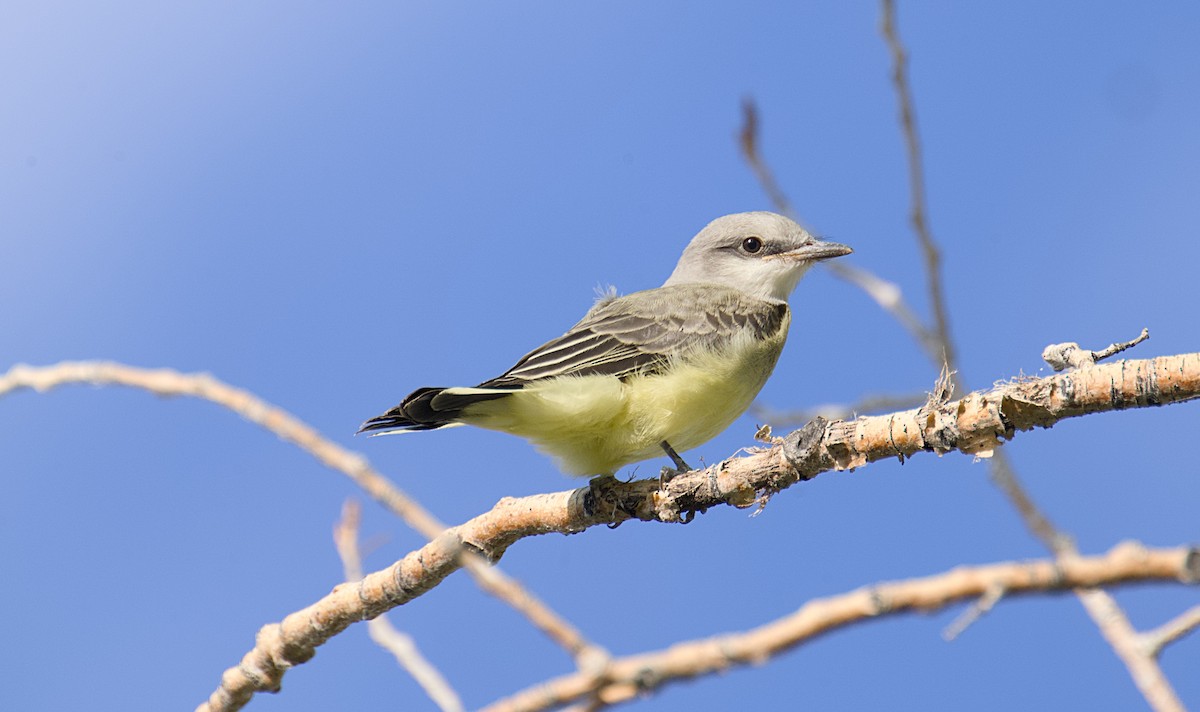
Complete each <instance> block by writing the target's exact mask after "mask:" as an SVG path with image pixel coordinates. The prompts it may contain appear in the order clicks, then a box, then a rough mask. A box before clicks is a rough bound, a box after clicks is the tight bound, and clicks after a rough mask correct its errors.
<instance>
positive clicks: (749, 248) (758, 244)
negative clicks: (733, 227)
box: [742, 235, 763, 255]
mask: <svg viewBox="0 0 1200 712" xmlns="http://www.w3.org/2000/svg"><path fill="white" fill-rule="evenodd" d="M762 247H763V243H762V238H758V237H754V236H753V235H751V236H750V237H747V238H746V239H744V240H742V250H743V251H744V252H746V253H747V254H750V255H753V254H755V253H757V252H758V251H759V250H761V249H762Z"/></svg>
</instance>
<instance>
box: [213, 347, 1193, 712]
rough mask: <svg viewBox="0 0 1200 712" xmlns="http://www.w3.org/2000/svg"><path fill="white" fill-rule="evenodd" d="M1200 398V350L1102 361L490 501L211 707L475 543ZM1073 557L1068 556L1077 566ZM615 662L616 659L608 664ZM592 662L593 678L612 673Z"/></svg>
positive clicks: (264, 682)
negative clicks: (641, 476) (708, 459)
mask: <svg viewBox="0 0 1200 712" xmlns="http://www.w3.org/2000/svg"><path fill="white" fill-rule="evenodd" d="M1197 397H1200V353H1195V354H1185V355H1181V356H1171V357H1162V358H1158V359H1153V360H1146V361H1127V362H1121V363H1117V364H1110V365H1106V366H1095V367H1093V368H1089V369H1085V370H1083V371H1080V372H1071V373H1065V374H1059V375H1055V376H1049V377H1047V378H1044V379H1032V380H1028V381H1021V382H1015V383H1008V384H1004V385H1001V386H998V387H996V388H994V389H992V390H989V391H986V392H981V393H972V394H970V395H968V396H967V397H966V398H963V399H962V400H960V401H956V402H948V403H939V402H933V403H929V404H926V405H925V406H922V407H921V408H918V409H914V410H910V411H903V412H900V413H894V414H891V415H882V416H875V417H871V418H860V419H858V420H856V421H853V422H843V421H835V422H832V423H827V422H825V421H815V422H813V423H810V424H809V425H807V426H805V427H804V428H802V429H801V430H799V431H796V432H793V433H790V434H789V435H787V436H785V437H783V438H777V439H775V440H774V441H773V443H774V444H773V445H772V446H771V447H769V448H761V449H756V450H752V451H749V454H748V455H746V456H744V457H732V458H729V459H727V460H725V461H723V462H720V463H718V464H716V465H713V466H710V467H708V468H706V469H703V470H693V471H689V472H684V473H680V474H679V475H677V476H676V477H674V478H673V479H671V480H670V481H669V482H666V483H660V482H659V480H658V479H657V478H656V479H648V480H638V481H634V482H628V483H621V482H618V481H617V480H616V479H614V478H612V477H600V478H596V479H594V480H592V482H591V483H589V485H588V486H586V487H581V488H579V489H577V490H573V491H566V492H556V493H551V494H542V495H535V496H532V497H522V498H505V499H503V500H501V501H500V502H499V503H497V504H496V506H495V507H493V508H492V510H491V511H490V512H487V513H485V514H482V515H480V516H478V517H475V518H474V519H472V520H470V521H468V522H466V523H465V524H462V525H460V526H457V527H453V528H451V529H447V530H446V531H445V532H443V533H442V534H441V535H440V536H438V537H437V538H436V539H434V540H433V541H431V542H430V543H428V544H426V545H425V546H424V547H422V548H421V549H419V550H417V551H414V552H411V553H410V554H408V555H407V556H405V557H404V558H403V559H401V560H400V561H398V562H396V563H395V564H393V565H392V566H390V567H389V568H387V569H385V570H383V571H379V572H376V573H373V574H370V575H368V576H366V577H365V578H364V579H363V580H362V581H361V582H359V583H358V584H357V585H354V586H351V585H349V584H343V585H342V586H338V587H337V588H335V589H334V590H333V592H332V593H330V594H329V595H328V596H326V597H325V598H323V599H322V600H320V601H318V602H317V603H314V604H313V605H311V606H309V607H308V608H306V609H304V610H301V611H297V612H296V613H293V614H291V615H289V616H287V617H286V618H284V620H283V621H282V622H281V623H278V624H272V625H267V626H265V627H264V628H263V629H262V630H261V631H260V632H259V635H258V640H257V643H256V645H255V647H254V649H253V650H251V651H250V652H248V653H247V654H246V655H245V657H244V658H243V659H242V662H241V663H240V664H238V665H237V666H235V667H232V668H230V669H229V670H227V671H226V672H225V674H224V675H223V676H222V680H221V687H220V688H219V689H218V690H217V691H216V692H214V693H213V694H212V696H211V698H210V700H209V703H207V704H206V705H202V706H201V709H203V710H232V709H238V708H240V707H241V706H242V705H244V704H245V703H246V701H248V700H249V699H250V697H251V696H252V695H253V694H254V693H255V692H257V691H262V690H276V689H278V687H279V685H280V681H281V679H282V677H283V673H284V672H285V671H286V670H287V669H288V668H291V667H293V666H295V665H298V664H300V663H303V662H305V661H307V660H308V659H309V658H311V657H312V656H313V654H314V653H315V651H316V647H317V646H319V645H322V644H323V643H325V641H327V640H329V638H331V637H332V636H334V635H336V634H338V633H340V632H341V631H342V630H345V629H346V628H347V627H348V626H350V625H351V624H352V623H355V622H357V621H360V620H365V619H368V618H372V617H374V616H377V615H379V614H380V613H383V612H385V611H387V610H390V609H392V608H394V607H396V606H400V605H403V604H405V603H407V602H408V601H410V600H412V599H414V598H416V597H418V596H420V595H422V594H424V593H425V592H426V591H428V590H430V589H432V588H433V587H435V586H437V585H438V584H439V583H440V582H441V581H442V580H443V579H444V578H445V577H446V576H448V575H450V574H451V573H452V572H453V571H454V570H455V569H457V568H458V567H459V566H460V565H461V561H462V554H463V552H464V551H473V552H477V553H478V554H480V555H482V556H484V557H486V558H487V559H488V560H489V561H497V560H499V559H500V557H501V556H503V554H504V552H505V550H506V549H507V548H508V547H509V546H511V545H512V544H514V543H516V542H517V541H519V540H520V539H523V538H525V537H530V536H537V535H540V534H549V533H560V534H575V533H578V532H581V531H583V530H585V529H588V528H590V527H594V526H597V525H600V524H607V525H611V524H614V523H620V522H622V521H625V520H627V519H631V518H637V519H642V520H658V521H663V522H680V521H687V520H689V519H690V518H691V517H692V516H694V515H695V513H696V512H702V511H704V510H706V509H708V508H710V507H715V506H717V505H720V504H731V505H734V506H736V507H750V506H754V505H755V504H758V503H760V502H761V499H762V496H764V494H770V493H773V492H778V491H780V490H782V489H784V488H786V487H789V486H791V485H793V484H795V483H796V482H801V481H804V480H809V479H812V478H813V477H815V476H817V475H818V474H819V473H821V472H825V471H828V470H833V469H837V470H844V469H852V468H856V467H861V466H863V465H865V464H867V463H868V462H872V461H875V460H880V459H884V458H891V457H897V456H900V457H909V456H911V455H913V454H915V453H917V452H919V451H932V452H937V453H945V452H950V451H952V450H959V451H961V452H964V453H967V454H973V455H978V456H986V455H987V454H988V453H991V451H992V450H993V449H994V448H996V447H998V446H999V445H1000V442H1001V439H1005V440H1007V439H1010V438H1012V437H1013V436H1014V435H1015V434H1016V432H1017V431H1020V430H1028V429H1031V428H1033V427H1048V426H1050V425H1052V424H1053V423H1055V422H1058V421H1059V420H1061V419H1063V418H1069V417H1074V416H1078V415H1084V414H1087V413H1095V412H1101V411H1105V410H1116V409H1123V408H1132V407H1144V406H1148V405H1151V404H1153V405H1162V404H1165V403H1169V402H1179V401H1184V400H1188V399H1192V398H1197ZM1074 560H1075V559H1073V557H1060V558H1059V563H1058V565H1059V566H1067V565H1070V564H1071V563H1072V561H1074ZM608 669H609V670H611V666H609V668H608ZM606 674H607V673H605V674H599V673H598V671H597V670H594V669H589V670H587V671H586V672H585V673H582V675H583V677H584V678H587V679H589V680H591V679H597V678H601V677H604V676H605V675H606Z"/></svg>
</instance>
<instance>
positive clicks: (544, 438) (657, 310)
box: [359, 212, 851, 475]
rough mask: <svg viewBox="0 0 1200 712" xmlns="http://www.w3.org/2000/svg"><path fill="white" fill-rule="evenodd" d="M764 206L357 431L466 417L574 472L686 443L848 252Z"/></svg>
mask: <svg viewBox="0 0 1200 712" xmlns="http://www.w3.org/2000/svg"><path fill="white" fill-rule="evenodd" d="M850 252H851V250H850V248H849V247H846V246H845V245H839V244H837V243H835V242H823V241H821V240H818V239H816V238H814V237H813V236H812V235H810V234H809V233H808V232H807V231H805V230H804V228H802V227H800V226H799V225H797V224H796V223H794V222H792V221H791V220H789V219H787V218H785V217H783V216H782V215H776V214H775V213H768V212H752V213H738V214H735V215H726V216H725V217H721V218H717V219H716V220H714V221H712V222H711V223H709V224H708V226H707V227H705V228H704V229H703V230H701V231H700V232H699V233H698V234H697V235H696V236H695V237H694V238H692V241H691V242H690V243H688V246H687V248H686V249H684V251H683V256H682V257H680V258H679V264H677V265H676V266H675V271H674V272H672V273H671V276H670V277H668V278H667V281H666V282H664V283H663V286H661V287H659V288H658V289H648V290H645V291H642V292H634V293H633V294H628V295H625V296H623V297H616V296H609V297H604V298H601V299H600V300H599V301H597V302H596V304H595V305H594V306H593V307H592V308H591V309H590V310H589V311H588V313H587V314H585V315H584V317H583V319H582V320H581V321H580V322H579V323H578V324H576V325H575V326H573V327H571V329H570V331H568V332H567V333H565V334H563V335H562V336H560V337H558V338H557V339H554V340H553V341H550V342H548V343H546V344H543V345H542V346H539V347H538V348H536V349H534V350H533V351H531V352H529V353H528V354H526V355H525V356H524V357H523V358H521V360H520V361H517V364H516V365H515V366H513V367H512V368H510V369H509V370H508V371H506V372H505V373H504V374H503V375H501V376H497V377H496V378H493V379H491V380H488V381H484V382H483V383H480V384H479V385H478V386H475V387H474V388H459V387H454V388H420V389H417V390H416V391H413V392H412V393H411V394H409V396H408V397H407V398H405V399H404V401H403V402H401V403H400V405H398V406H396V407H395V408H392V409H391V410H389V411H388V412H386V413H384V414H383V415H380V416H378V417H375V418H371V419H370V420H368V421H367V422H365V423H363V426H362V428H361V429H360V430H359V432H364V431H393V432H394V431H415V430H436V429H439V428H448V427H452V426H456V425H475V426H478V427H481V428H490V429H492V430H500V431H503V432H506V433H512V434H513V435H519V436H521V437H523V438H526V439H528V440H529V441H531V442H532V443H533V444H534V445H535V446H536V447H537V448H538V449H540V450H541V451H543V452H544V453H546V454H548V455H550V456H552V457H554V458H555V459H556V460H557V461H558V464H559V466H560V467H561V468H562V469H563V471H565V472H567V473H569V474H573V475H611V474H613V473H615V472H616V471H617V469H618V468H620V467H623V466H624V465H628V464H630V463H633V462H638V461H640V460H646V459H649V458H651V457H654V456H656V455H660V454H662V453H664V452H665V453H666V454H668V455H670V456H671V459H672V460H673V461H674V462H675V464H676V466H677V467H679V468H680V469H686V468H687V466H686V464H685V463H684V462H683V460H682V459H680V457H679V455H678V454H677V452H676V449H678V450H679V451H684V450H690V449H691V448H694V447H696V446H697V445H700V444H702V443H705V442H707V441H708V440H710V439H712V438H713V437H715V436H716V435H717V434H718V433H720V432H721V431H722V430H724V429H725V428H726V427H728V426H729V424H730V423H732V422H733V421H734V419H735V418H737V417H738V416H739V415H741V414H742V413H743V412H744V411H745V410H746V408H748V407H749V406H750V402H751V401H752V400H754V397H755V396H756V395H758V392H759V390H760V389H762V387H763V384H764V383H766V381H767V377H768V376H770V375H771V371H772V369H774V368H775V362H776V360H777V359H778V358H779V353H780V351H782V350H783V343H784V340H785V339H786V338H787V331H788V324H789V323H790V322H791V319H792V317H791V313H790V311H789V309H788V305H787V298H788V295H789V294H791V292H792V290H793V289H794V288H795V287H796V283H797V282H799V281H800V278H801V277H802V276H803V275H804V273H805V272H806V271H807V270H808V268H809V267H811V266H812V265H813V264H814V263H816V262H818V261H820V260H825V259H829V258H831V257H839V256H841V255H847V254H850Z"/></svg>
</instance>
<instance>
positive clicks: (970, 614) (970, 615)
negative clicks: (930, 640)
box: [942, 586, 1006, 642]
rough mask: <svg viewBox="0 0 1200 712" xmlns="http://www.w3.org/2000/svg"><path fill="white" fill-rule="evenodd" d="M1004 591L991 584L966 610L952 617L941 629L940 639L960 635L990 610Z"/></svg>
mask: <svg viewBox="0 0 1200 712" xmlns="http://www.w3.org/2000/svg"><path fill="white" fill-rule="evenodd" d="M1005 593H1006V591H1005V590H1004V588H1003V587H1002V586H993V587H991V588H989V589H988V590H987V591H985V592H984V593H983V595H982V596H980V597H979V598H978V599H976V600H975V602H974V603H972V604H971V606H970V607H969V608H967V610H965V611H963V613H962V615H960V616H959V617H958V618H955V619H954V622H952V623H951V624H950V625H948V626H946V629H945V630H943V631H942V640H945V641H946V642H950V641H952V640H954V639H955V638H957V637H958V636H960V635H962V634H963V632H964V631H966V629H967V628H970V627H971V626H972V625H974V624H975V621H977V620H979V619H980V618H982V617H984V616H985V615H987V614H988V613H991V612H992V609H993V608H995V607H996V604H997V603H999V602H1000V600H1001V599H1002V598H1004V594H1005Z"/></svg>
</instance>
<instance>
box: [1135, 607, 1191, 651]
mask: <svg viewBox="0 0 1200 712" xmlns="http://www.w3.org/2000/svg"><path fill="white" fill-rule="evenodd" d="M1197 628H1200V606H1192V607H1191V608H1189V609H1187V610H1186V611H1184V612H1183V613H1180V614H1179V615H1178V616H1175V617H1174V618H1172V619H1171V620H1169V621H1167V622H1166V623H1163V624H1162V625H1160V626H1159V627H1157V628H1155V629H1154V630H1149V631H1146V632H1145V633H1142V634H1141V635H1140V636H1138V637H1139V638H1140V642H1141V643H1142V650H1143V653H1144V654H1145V655H1149V656H1151V657H1155V658H1157V657H1158V656H1159V655H1161V654H1162V651H1163V648H1165V647H1166V646H1168V645H1170V644H1171V643H1174V642H1175V641H1177V640H1179V639H1180V638H1182V637H1184V636H1185V635H1187V634H1189V633H1191V632H1192V631H1194V630H1196V629H1197Z"/></svg>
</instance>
